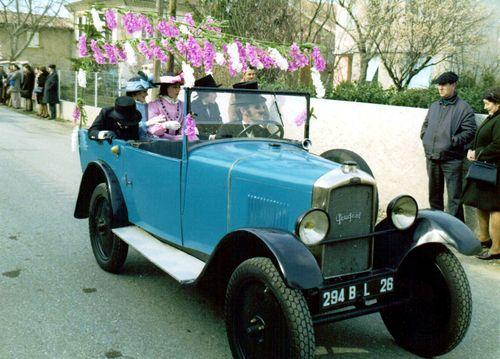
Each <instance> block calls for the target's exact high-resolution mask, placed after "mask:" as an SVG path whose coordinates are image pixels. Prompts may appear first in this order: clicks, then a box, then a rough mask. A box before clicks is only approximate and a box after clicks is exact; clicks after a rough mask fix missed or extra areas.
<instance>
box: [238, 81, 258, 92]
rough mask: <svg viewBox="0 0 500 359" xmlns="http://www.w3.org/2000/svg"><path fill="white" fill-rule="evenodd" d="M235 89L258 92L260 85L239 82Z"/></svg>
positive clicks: (250, 82)
mask: <svg viewBox="0 0 500 359" xmlns="http://www.w3.org/2000/svg"><path fill="white" fill-rule="evenodd" d="M233 88H235V89H247V90H258V89H259V84H258V82H257V81H244V82H238V83H236V84H234V85H233Z"/></svg>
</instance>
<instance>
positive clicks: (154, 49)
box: [151, 45, 168, 64]
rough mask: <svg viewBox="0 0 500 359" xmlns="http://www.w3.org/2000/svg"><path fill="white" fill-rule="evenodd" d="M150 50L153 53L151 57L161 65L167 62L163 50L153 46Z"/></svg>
mask: <svg viewBox="0 0 500 359" xmlns="http://www.w3.org/2000/svg"><path fill="white" fill-rule="evenodd" d="M151 50H152V52H153V56H154V57H155V58H156V59H157V60H159V61H160V62H161V63H162V64H164V63H166V62H167V61H168V57H167V55H166V54H165V52H163V50H162V49H161V47H159V46H156V45H155V46H152V47H151Z"/></svg>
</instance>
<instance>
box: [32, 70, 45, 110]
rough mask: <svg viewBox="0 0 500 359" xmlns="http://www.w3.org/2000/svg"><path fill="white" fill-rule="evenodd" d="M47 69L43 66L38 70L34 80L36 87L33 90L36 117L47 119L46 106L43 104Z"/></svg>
mask: <svg viewBox="0 0 500 359" xmlns="http://www.w3.org/2000/svg"><path fill="white" fill-rule="evenodd" d="M47 76H49V73H48V72H47V68H46V67H45V66H40V67H39V68H38V75H37V78H36V86H35V89H34V92H35V97H36V103H37V104H38V110H37V115H38V116H40V117H43V118H47V117H49V110H48V108H47V104H46V103H44V102H43V90H44V88H45V81H47Z"/></svg>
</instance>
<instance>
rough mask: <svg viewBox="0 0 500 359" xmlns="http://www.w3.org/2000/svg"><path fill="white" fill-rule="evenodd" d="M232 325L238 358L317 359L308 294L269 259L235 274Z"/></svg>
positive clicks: (230, 294)
mask: <svg viewBox="0 0 500 359" xmlns="http://www.w3.org/2000/svg"><path fill="white" fill-rule="evenodd" d="M225 314H226V328H227V335H228V340H229V345H230V347H231V351H232V353H233V357H234V358H241V359H243V358H245V359H254V358H255V359H265V358H273V359H280V358H287V359H288V358H295V359H298V358H312V357H313V356H314V351H315V339H314V329H313V323H312V319H311V314H310V312H309V308H308V307H307V303H306V300H305V298H304V296H303V295H302V292H301V291H299V290H297V289H291V288H288V287H287V286H286V285H285V283H284V282H283V279H282V278H281V277H280V275H279V273H278V271H277V270H276V267H275V266H274V264H273V262H272V261H271V260H270V259H269V258H261V257H258V258H252V259H248V260H246V261H244V262H243V263H241V264H240V265H239V266H238V268H236V270H235V271H234V272H233V274H232V276H231V279H230V280H229V284H228V286H227V291H226V303H225Z"/></svg>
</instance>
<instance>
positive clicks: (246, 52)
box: [78, 8, 326, 97]
mask: <svg viewBox="0 0 500 359" xmlns="http://www.w3.org/2000/svg"><path fill="white" fill-rule="evenodd" d="M91 15H92V16H91V17H92V20H93V24H94V26H95V27H96V30H97V31H98V33H99V34H100V38H97V39H90V49H89V48H88V42H89V39H87V36H86V35H85V34H82V35H81V36H80V39H79V41H78V53H79V56H80V57H82V58H86V57H87V58H90V57H93V59H94V60H95V61H96V62H97V63H98V64H117V63H119V62H124V61H125V62H127V64H129V65H133V64H136V63H137V58H136V52H137V53H139V54H141V55H142V56H143V57H144V58H145V59H147V60H159V61H160V62H161V63H166V61H167V59H168V54H170V53H174V54H175V55H176V56H180V57H181V59H182V61H183V68H187V67H191V68H193V67H194V68H203V69H204V71H205V73H207V74H208V73H211V71H212V68H213V65H214V63H216V64H217V65H219V66H226V67H227V68H228V70H229V73H230V74H231V76H235V75H236V74H238V73H241V72H243V71H245V70H246V69H247V68H248V67H249V66H253V67H256V68H257V69H279V70H282V71H288V72H294V71H297V70H300V69H302V68H305V67H307V66H310V68H311V77H312V79H313V84H314V86H315V89H316V95H317V96H318V97H322V96H324V86H323V84H322V82H321V77H320V72H322V71H324V70H325V68H326V62H325V60H324V58H323V56H322V54H321V51H320V50H319V48H318V47H312V46H310V45H308V46H302V47H301V46H299V45H298V44H296V43H293V44H292V45H291V46H289V47H285V46H276V45H273V46H269V43H266V44H267V45H265V46H264V47H262V44H264V43H263V42H260V43H259V42H256V41H252V42H250V41H247V42H245V43H243V42H242V41H241V39H237V38H231V36H229V35H227V34H223V33H222V31H221V27H220V24H218V23H217V22H216V21H215V20H214V19H212V18H211V17H207V18H206V19H205V20H204V21H202V22H200V23H199V24H196V23H195V21H194V20H193V17H192V15H191V14H190V13H187V14H185V17H184V19H182V20H180V21H177V20H175V19H174V18H170V19H163V18H158V17H157V16H153V15H145V14H136V13H133V12H130V11H126V12H122V13H121V14H120V16H118V13H117V11H116V10H113V9H106V10H105V11H104V12H103V16H104V19H105V21H103V20H101V17H100V16H101V13H100V12H99V11H98V10H97V9H96V8H92V10H91ZM119 22H120V23H121V25H122V26H123V28H124V29H125V32H126V33H127V34H129V35H132V37H133V38H129V39H125V40H120V41H114V42H113V43H110V42H107V41H106V37H105V36H104V35H103V32H105V31H113V30H115V29H117V27H118V23H119ZM105 28H106V29H107V30H106V29H105ZM155 30H157V33H155ZM141 34H142V35H145V37H144V38H142V39H138V38H137V37H141V36H140V35H141ZM311 47H312V48H311ZM184 64H185V65H184ZM186 86H188V85H186Z"/></svg>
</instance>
